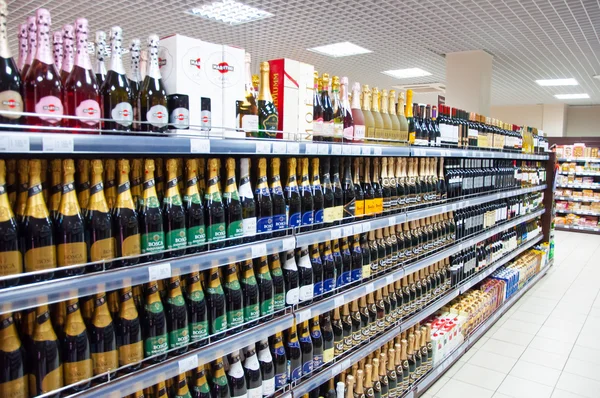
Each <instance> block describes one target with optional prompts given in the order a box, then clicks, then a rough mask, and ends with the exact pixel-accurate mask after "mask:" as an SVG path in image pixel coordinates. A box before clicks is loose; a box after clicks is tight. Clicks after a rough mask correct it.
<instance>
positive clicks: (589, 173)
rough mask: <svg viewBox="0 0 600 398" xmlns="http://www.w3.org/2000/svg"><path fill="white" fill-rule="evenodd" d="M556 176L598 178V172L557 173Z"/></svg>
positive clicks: (599, 173) (599, 174)
mask: <svg viewBox="0 0 600 398" xmlns="http://www.w3.org/2000/svg"><path fill="white" fill-rule="evenodd" d="M558 174H560V175H565V176H568V175H576V176H588V177H600V172H593V171H582V172H569V171H561V170H559V171H558Z"/></svg>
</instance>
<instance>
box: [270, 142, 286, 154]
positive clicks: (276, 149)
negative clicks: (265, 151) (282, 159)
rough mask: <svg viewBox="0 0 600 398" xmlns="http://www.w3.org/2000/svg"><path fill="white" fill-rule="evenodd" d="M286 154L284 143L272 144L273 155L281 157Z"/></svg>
mask: <svg viewBox="0 0 600 398" xmlns="http://www.w3.org/2000/svg"><path fill="white" fill-rule="evenodd" d="M286 152H287V143H285V142H274V143H273V153H274V154H279V155H283V154H284V153H286Z"/></svg>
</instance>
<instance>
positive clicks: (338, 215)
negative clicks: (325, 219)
mask: <svg viewBox="0 0 600 398" xmlns="http://www.w3.org/2000/svg"><path fill="white" fill-rule="evenodd" d="M343 218H344V206H335V207H334V208H333V221H339V220H341V219H343Z"/></svg>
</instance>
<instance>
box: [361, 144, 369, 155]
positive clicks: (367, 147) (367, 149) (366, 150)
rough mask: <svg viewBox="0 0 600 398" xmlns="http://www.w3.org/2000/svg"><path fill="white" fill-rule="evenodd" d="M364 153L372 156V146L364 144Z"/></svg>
mask: <svg viewBox="0 0 600 398" xmlns="http://www.w3.org/2000/svg"><path fill="white" fill-rule="evenodd" d="M362 154H363V155H367V156H370V155H371V147H370V146H363V147H362Z"/></svg>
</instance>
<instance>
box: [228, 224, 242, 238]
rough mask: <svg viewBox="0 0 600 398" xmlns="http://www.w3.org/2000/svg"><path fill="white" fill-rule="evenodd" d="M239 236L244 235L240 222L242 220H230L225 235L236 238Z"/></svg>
mask: <svg viewBox="0 0 600 398" xmlns="http://www.w3.org/2000/svg"><path fill="white" fill-rule="evenodd" d="M240 236H244V226H243V224H242V220H236V221H232V222H230V223H229V225H228V226H227V237H228V238H237V237H240Z"/></svg>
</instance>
